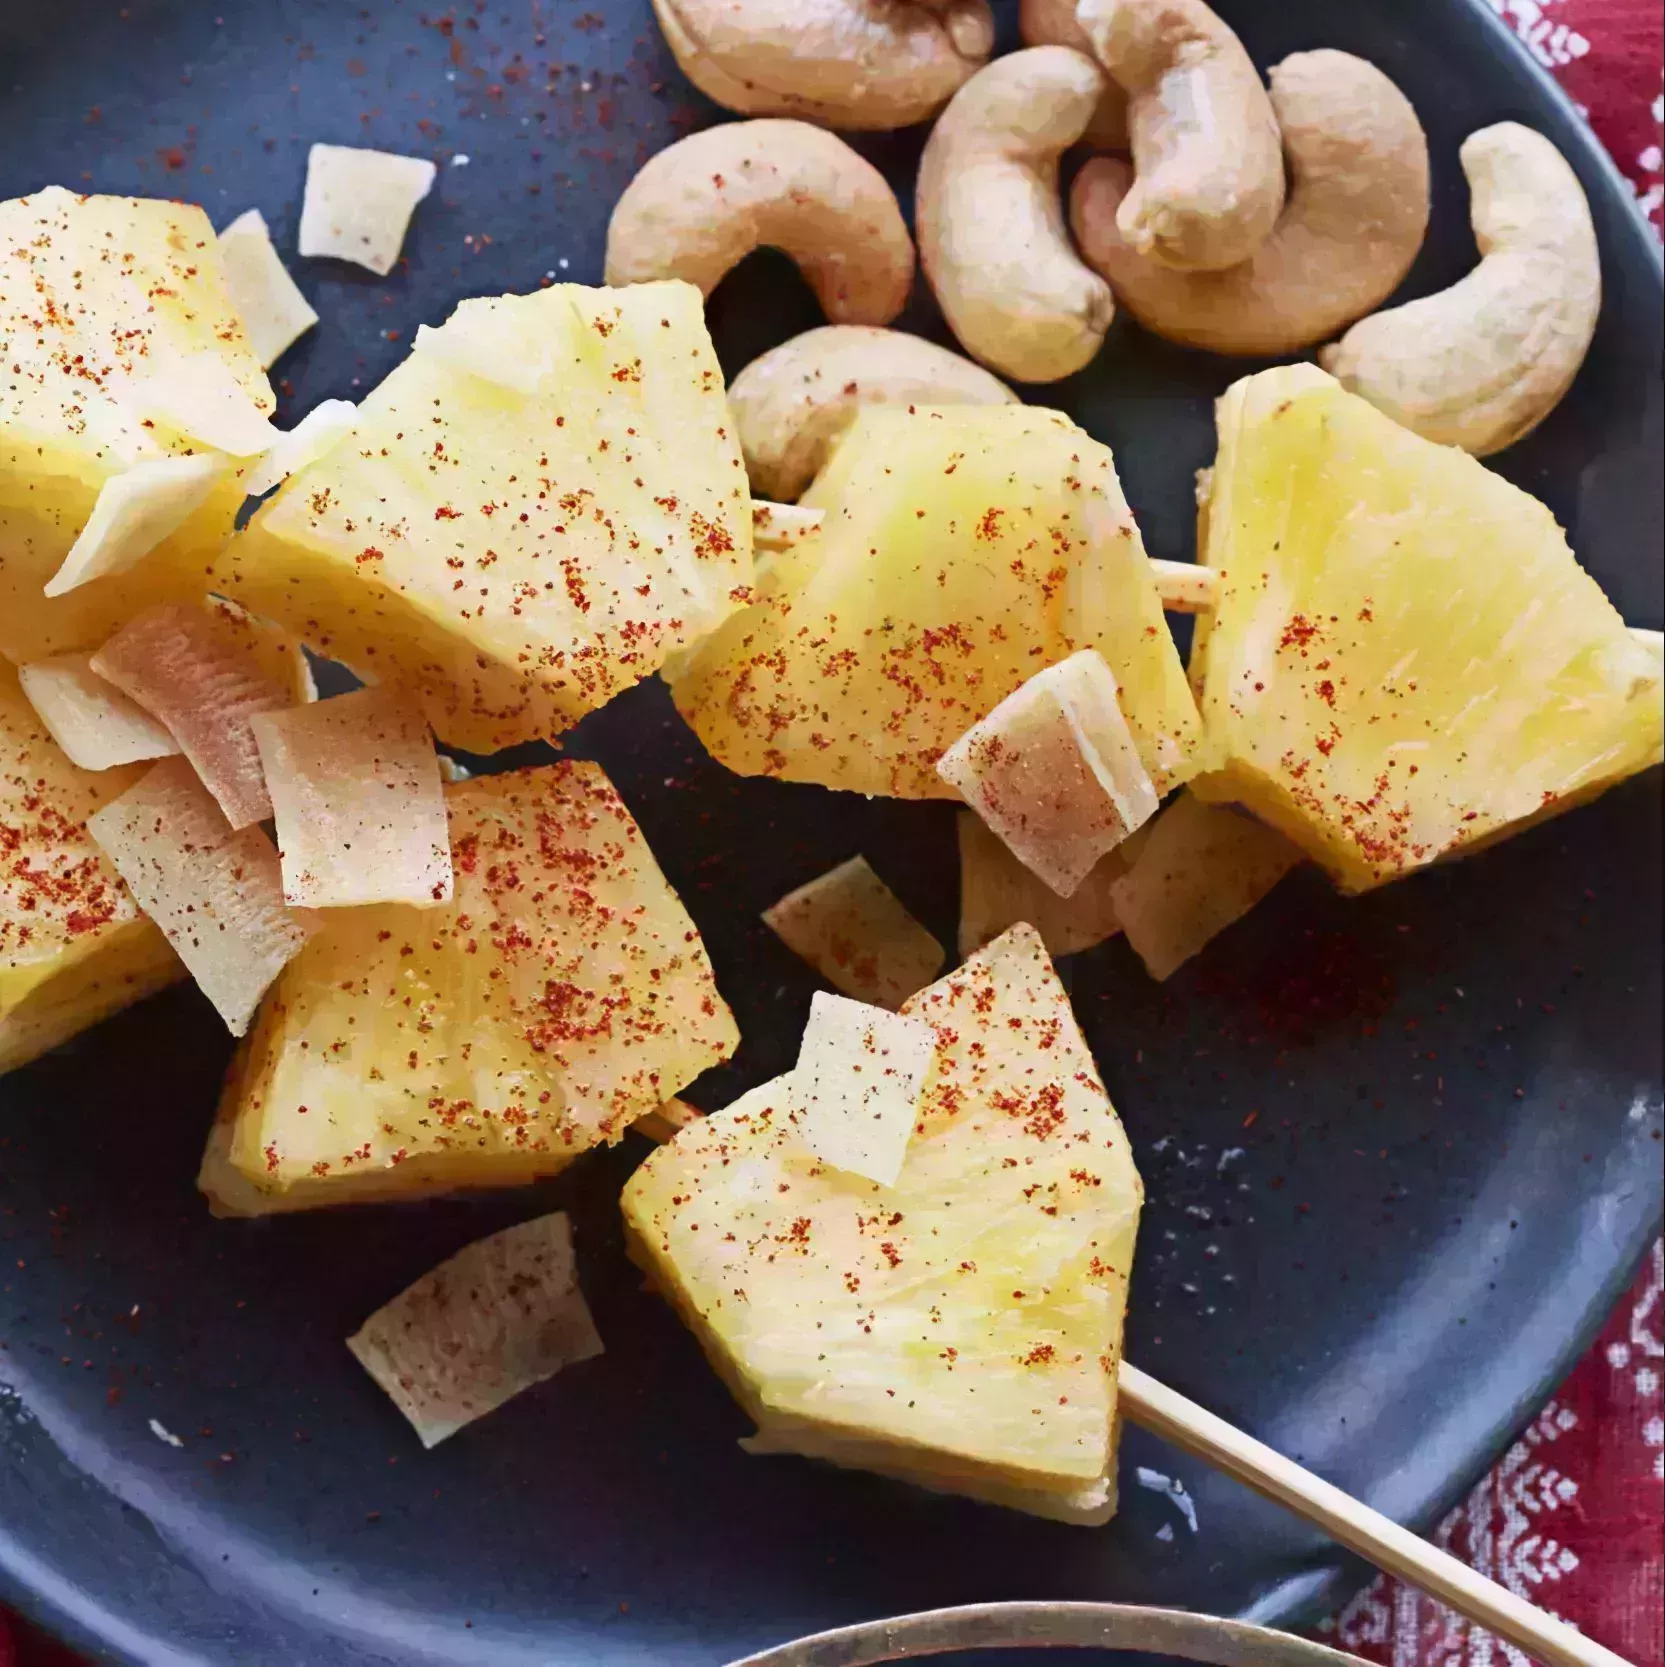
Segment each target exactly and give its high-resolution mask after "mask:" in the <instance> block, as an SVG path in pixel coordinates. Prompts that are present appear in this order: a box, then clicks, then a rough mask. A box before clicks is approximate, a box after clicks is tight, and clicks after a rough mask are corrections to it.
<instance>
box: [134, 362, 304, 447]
mask: <svg viewBox="0 0 1665 1667" xmlns="http://www.w3.org/2000/svg"><path fill="white" fill-rule="evenodd" d="M262 383H264V378H262ZM122 403H123V404H124V405H125V406H126V407H127V409H128V410H129V411H131V412H132V413H133V415H134V416H135V417H137V418H139V419H140V420H141V421H144V422H152V423H156V424H159V425H161V426H163V427H166V428H170V429H172V430H173V431H174V432H175V433H176V434H178V435H180V436H181V437H182V438H184V439H186V440H189V441H191V442H192V443H193V444H196V445H199V446H209V447H212V448H213V450H215V451H221V452H224V453H225V454H226V456H228V457H259V456H260V455H262V453H264V452H267V451H270V450H271V448H272V444H273V442H274V441H275V440H276V439H277V438H278V431H277V429H275V428H274V427H273V426H272V423H271V419H270V418H269V417H268V416H267V415H266V413H265V412H264V411H262V410H261V409H260V407H259V406H258V405H256V404H255V402H254V400H253V399H252V398H251V397H250V396H249V392H248V390H247V389H246V388H245V387H244V386H243V384H242V383H241V382H240V381H238V379H237V376H236V374H235V373H234V372H233V371H232V369H231V367H230V366H229V365H228V364H227V363H226V362H225V360H224V359H222V358H221V357H220V356H219V354H217V353H192V354H189V355H187V356H186V357H183V358H179V359H175V360H172V361H170V362H169V363H168V365H167V366H166V367H165V368H162V369H158V370H155V371H153V372H152V373H151V374H150V375H148V376H143V377H137V378H135V379H134V381H133V382H132V384H131V385H130V386H129V387H128V389H127V391H126V392H125V393H124V394H123V396H122Z"/></svg>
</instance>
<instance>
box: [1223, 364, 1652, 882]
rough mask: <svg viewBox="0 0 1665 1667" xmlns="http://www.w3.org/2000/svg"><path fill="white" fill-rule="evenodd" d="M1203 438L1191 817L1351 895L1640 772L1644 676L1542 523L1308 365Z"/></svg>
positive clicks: (1237, 393) (1613, 617)
mask: <svg viewBox="0 0 1665 1667" xmlns="http://www.w3.org/2000/svg"><path fill="white" fill-rule="evenodd" d="M1219 430H1220V454H1219V458H1218V461H1217V462H1216V464H1215V466H1214V479H1213V489H1212V497H1211V500H1210V501H1209V503H1208V504H1207V505H1206V506H1205V512H1204V515H1203V531H1202V539H1201V543H1202V549H1203V556H1204V560H1205V561H1206V563H1207V564H1208V566H1209V567H1211V568H1213V569H1214V570H1215V571H1216V572H1217V573H1218V575H1219V581H1220V583H1219V594H1218V599H1217V602H1216V604H1215V607H1214V610H1213V612H1212V613H1211V614H1207V615H1204V616H1202V618H1201V620H1200V621H1199V625H1198V631H1197V640H1196V648H1195V650H1194V651H1193V653H1192V657H1191V675H1192V679H1193V681H1194V683H1195V685H1196V687H1197V689H1198V691H1199V701H1200V704H1201V707H1202V711H1203V715H1204V717H1205V719H1206V720H1207V723H1208V726H1209V732H1210V735H1211V736H1212V737H1213V738H1214V739H1215V740H1216V742H1217V743H1218V744H1219V745H1220V747H1221V748H1222V750H1223V751H1224V753H1225V756H1226V764H1225V768H1224V769H1223V770H1222V771H1220V772H1219V773H1217V774H1215V775H1212V776H1210V777H1208V778H1207V779H1206V780H1203V781H1199V782H1198V783H1197V786H1196V791H1197V793H1198V795H1199V797H1209V798H1223V799H1236V800H1240V801H1241V802H1242V803H1243V804H1245V805H1247V806H1248V807H1249V808H1250V809H1252V810H1253V811H1254V812H1255V814H1256V815H1258V816H1260V817H1261V818H1262V819H1263V820H1265V821H1267V822H1270V823H1271V824H1272V825H1273V826H1275V827H1277V828H1278V829H1280V830H1281V831H1282V832H1283V833H1285V834H1287V835H1288V836H1289V838H1291V839H1292V840H1294V841H1295V842H1296V843H1297V844H1299V845H1300V846H1302V847H1303V849H1305V850H1306V852H1307V853H1308V854H1309V855H1310V856H1311V857H1312V858H1313V859H1314V860H1315V861H1317V862H1319V863H1321V864H1322V865H1323V866H1324V867H1325V868H1326V869H1328V870H1329V872H1330V874H1331V875H1332V876H1333V877H1334V879H1335V880H1336V882H1337V883H1338V884H1339V885H1340V886H1342V887H1343V889H1345V890H1347V891H1365V890H1368V889H1369V888H1370V887H1372V886H1376V885H1380V884H1381V883H1382V882H1384V881H1386V880H1392V879H1395V878H1397V877H1398V876H1399V875H1401V874H1405V873H1408V872H1410V871H1411V870H1413V869H1416V868H1419V867H1421V866H1423V865H1424V864H1426V863H1430V862H1434V861H1436V860H1438V859H1440V858H1442V857H1447V856H1454V855H1457V854H1460V853H1462V852H1464V851H1467V850H1471V849H1473V848H1474V847H1475V846H1476V845H1478V844H1479V843H1481V842H1483V841H1486V840H1489V839H1493V838H1496V837H1499V836H1501V835H1502V834H1504V833H1506V832H1514V831H1518V830H1519V829H1520V828H1521V827H1523V826H1525V825H1527V824H1529V823H1531V822H1534V821H1537V820H1539V819H1541V818H1542V817H1544V816H1547V815H1552V814H1554V813H1555V812H1557V811H1560V810H1565V809H1567V808H1569V807H1570V806H1572V805H1574V804H1578V803H1581V802H1583V801H1584V800H1586V799H1589V798H1593V797H1594V796H1595V795H1596V794H1598V793H1600V792H1602V791H1603V790H1604V789H1605V788H1607V787H1609V786H1611V785H1612V784H1613V783H1614V782H1616V781H1619V780H1621V779H1623V778H1624V777H1625V776H1628V775H1633V774H1635V773H1636V772H1637V771H1638V770H1642V769H1645V768H1647V767H1648V766H1649V765H1650V764H1653V763H1656V762H1658V760H1659V758H1660V756H1661V751H1662V730H1665V717H1662V713H1665V708H1662V704H1661V692H1660V691H1661V684H1660V666H1659V661H1658V659H1657V658H1656V657H1655V656H1654V655H1653V654H1651V653H1650V651H1649V649H1648V648H1647V646H1646V645H1645V644H1644V643H1642V642H1639V641H1638V640H1637V639H1636V638H1635V637H1633V636H1632V635H1631V633H1630V632H1629V631H1627V630H1626V628H1625V623H1624V621H1623V620H1622V619H1621V618H1620V617H1619V614H1618V612H1617V610H1616V609H1615V608H1614V607H1613V604H1612V603H1611V602H1609V601H1608V600H1607V598H1606V597H1605V596H1604V595H1603V594H1602V592H1601V588H1600V586H1598V585H1597V584H1596V582H1595V580H1594V579H1592V578H1591V577H1590V576H1589V574H1587V573H1586V572H1584V570H1583V569H1582V568H1581V567H1580V566H1579V565H1578V563H1577V561H1575V560H1574V558H1573V554H1572V551H1571V550H1569V549H1568V548H1567V541H1566V539H1565V537H1564V536H1563V535H1562V532H1561V529H1560V528H1559V527H1557V526H1556V524H1555V522H1554V520H1553V518H1552V517H1551V516H1550V513H1549V511H1548V510H1547V509H1545V508H1544V506H1543V505H1542V504H1540V503H1538V502H1537V501H1536V500H1535V499H1533V498H1531V497H1529V496H1527V494H1526V493H1524V492H1522V491H1521V490H1520V489H1519V488H1518V487H1516V486H1512V485H1510V484H1509V482H1507V481H1505V480H1504V479H1502V478H1501V477H1500V476H1498V475H1494V474H1492V473H1491V471H1490V470H1488V469H1487V468H1485V467H1484V466H1483V465H1482V464H1480V463H1478V462H1476V461H1475V460H1474V459H1473V458H1472V457H1470V456H1468V455H1467V453H1465V452H1461V451H1457V450H1455V449H1453V448H1450V447H1446V446H1438V445H1435V444H1433V443H1432V442H1430V441H1428V440H1424V439H1421V438H1420V437H1419V436H1417V435H1415V434H1412V433H1411V432H1410V431H1409V430H1408V429H1403V428H1400V427H1399V425H1398V424H1397V423H1395V422H1394V421H1393V420H1392V419H1391V418H1389V417H1386V416H1384V415H1383V414H1382V413H1381V412H1379V411H1377V410H1376V409H1375V408H1374V407H1373V406H1371V405H1370V404H1368V403H1367V402H1366V401H1364V400H1363V399H1360V398H1358V397H1357V396H1356V395H1353V394H1349V393H1347V392H1346V391H1345V390H1344V389H1343V388H1342V387H1341V385H1340V384H1339V383H1338V382H1336V381H1335V380H1333V379H1332V378H1331V377H1329V376H1326V375H1325V374H1324V372H1322V371H1321V370H1318V369H1317V368H1316V367H1315V366H1312V365H1288V366H1284V367H1283V368H1281V369H1278V370H1270V371H1265V372H1262V373H1261V374H1260V375H1258V376H1251V377H1246V378H1244V379H1243V380H1242V381H1240V382H1238V383H1235V384H1234V385H1233V386H1232V387H1231V388H1230V389H1228V390H1227V392H1226V395H1225V397H1224V398H1223V399H1222V400H1221V401H1220V406H1219Z"/></svg>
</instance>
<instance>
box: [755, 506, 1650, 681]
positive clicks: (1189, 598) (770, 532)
mask: <svg viewBox="0 0 1665 1667" xmlns="http://www.w3.org/2000/svg"><path fill="white" fill-rule="evenodd" d="M825 515H826V511H825V510H820V509H800V508H799V507H798V505H797V504H772V503H767V502H762V501H759V502H754V503H753V505H752V538H753V541H754V542H755V543H756V545H757V547H758V548H759V549H760V550H789V549H791V548H792V546H793V545H794V544H802V543H803V541H804V540H805V539H806V538H808V537H809V535H810V534H811V533H812V532H814V531H815V530H816V529H817V528H818V527H819V526H820V525H821V522H822V520H823V519H824V518H825ZM1150 565H1151V571H1152V572H1153V573H1154V574H1155V575H1156V590H1157V594H1158V595H1159V596H1160V597H1161V598H1162V606H1163V607H1164V608H1166V609H1167V610H1168V612H1169V613H1175V614H1200V613H1206V612H1207V610H1208V609H1210V608H1212V607H1213V606H1214V604H1215V602H1216V601H1218V600H1219V595H1220V575H1219V574H1218V573H1216V572H1215V571H1214V569H1213V568H1212V567H1203V566H1200V565H1199V564H1198V563H1196V562H1194V561H1157V560H1156V559H1155V558H1154V557H1152V559H1151V564H1150ZM1630 634H1631V635H1632V636H1633V637H1634V638H1635V639H1636V640H1637V641H1638V642H1639V643H1642V644H1644V645H1645V646H1646V647H1649V648H1652V649H1653V650H1654V652H1655V653H1659V652H1661V651H1665V634H1662V633H1660V632H1658V631H1650V630H1648V629H1647V627H1646V626H1641V625H1633V626H1632V627H1631V628H1630Z"/></svg>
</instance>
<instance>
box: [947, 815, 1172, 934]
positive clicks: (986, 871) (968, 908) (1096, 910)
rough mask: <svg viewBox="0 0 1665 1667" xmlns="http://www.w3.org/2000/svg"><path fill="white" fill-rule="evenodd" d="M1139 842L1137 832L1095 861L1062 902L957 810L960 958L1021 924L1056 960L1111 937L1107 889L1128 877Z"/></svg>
mask: <svg viewBox="0 0 1665 1667" xmlns="http://www.w3.org/2000/svg"><path fill="white" fill-rule="evenodd" d="M1150 825H1151V824H1150V823H1148V822H1147V823H1146V824H1145V826H1146V827H1147V828H1148V827H1149V826H1150ZM1142 832H1143V830H1141V833H1142ZM1139 837H1140V836H1139V835H1138V834H1135V835H1134V836H1133V839H1130V840H1127V841H1124V842H1123V844H1121V845H1120V846H1118V847H1117V848H1116V849H1115V850H1114V851H1110V852H1108V853H1107V854H1106V855H1104V856H1102V857H1100V858H1099V860H1098V861H1097V862H1096V863H1095V864H1094V865H1093V867H1092V868H1091V869H1090V870H1089V871H1088V874H1087V878H1086V879H1085V880H1083V881H1082V882H1081V884H1080V885H1079V886H1077V887H1076V888H1075V891H1074V892H1073V894H1072V895H1070V896H1069V897H1060V896H1059V895H1058V893H1057V892H1055V891H1054V890H1053V889H1052V887H1051V886H1049V885H1046V884H1044V883H1043V882H1042V881H1041V880H1040V879H1038V878H1037V877H1036V876H1035V875H1034V874H1033V873H1032V872H1031V871H1030V870H1029V869H1027V868H1025V867H1024V866H1023V864H1022V863H1021V862H1019V861H1018V860H1017V858H1016V857H1014V856H1013V855H1012V853H1011V851H1010V849H1008V847H1007V846H1006V844H1005V842H1004V841H1003V840H1001V839H1000V838H999V837H998V835H996V834H994V833H991V832H990V831H989V829H988V828H987V827H985V826H984V824H983V822H982V820H981V818H979V817H978V816H977V814H976V812H974V811H970V810H962V811H961V812H960V816H959V843H960V931H959V943H958V947H959V952H960V959H961V960H962V961H963V960H965V959H966V958H967V957H968V956H970V955H975V954H976V953H977V951H978V950H979V949H981V948H982V947H983V946H984V945H985V944H990V943H993V942H994V940H995V939H996V938H998V937H999V936H1000V935H1001V934H1002V933H1003V932H1005V931H1007V930H1009V929H1010V928H1011V927H1013V926H1016V925H1018V924H1019V922H1023V923H1026V924H1027V925H1030V926H1033V927H1034V928H1035V930H1036V931H1037V932H1039V933H1040V935H1041V942H1042V943H1044V944H1045V945H1046V949H1047V953H1048V954H1049V955H1054V956H1056V955H1075V954H1078V953H1079V952H1080V951H1082V950H1085V949H1091V948H1093V947H1094V946H1095V945H1096V944H1101V943H1103V942H1104V941H1105V939H1106V938H1112V937H1114V936H1115V935H1116V933H1118V932H1119V931H1121V929H1122V927H1121V921H1120V920H1119V919H1118V918H1117V916H1116V905H1115V900H1114V899H1113V898H1112V897H1111V895H1110V887H1111V886H1112V885H1113V884H1114V883H1115V882H1116V881H1117V880H1119V879H1120V878H1121V877H1122V875H1124V874H1125V873H1126V872H1127V870H1128V862H1129V855H1130V854H1129V851H1128V846H1130V845H1132V844H1133V842H1134V840H1136V839H1138V838H1139Z"/></svg>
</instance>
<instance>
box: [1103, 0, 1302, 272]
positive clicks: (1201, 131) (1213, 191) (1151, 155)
mask: <svg viewBox="0 0 1665 1667" xmlns="http://www.w3.org/2000/svg"><path fill="white" fill-rule="evenodd" d="M1076 18H1077V21H1078V22H1079V23H1080V25H1081V27H1082V29H1083V30H1084V31H1085V32H1086V34H1087V38H1088V39H1089V40H1090V41H1091V42H1092V48H1093V53H1094V55H1095V56H1096V57H1097V59H1098V61H1099V62H1100V63H1101V64H1103V65H1104V67H1105V68H1106V69H1107V70H1109V72H1110V74H1111V76H1112V77H1113V78H1114V79H1115V80H1116V81H1117V82H1118V83H1119V84H1120V85H1121V87H1122V88H1123V90H1124V91H1125V92H1126V93H1127V95H1128V127H1129V131H1130V136H1131V140H1132V149H1133V168H1134V175H1135V178H1134V183H1133V188H1132V190H1130V191H1129V192H1128V194H1127V196H1126V197H1125V199H1124V200H1123V202H1122V205H1121V207H1120V208H1119V209H1118V210H1117V214H1116V218H1117V222H1118V224H1119V225H1120V226H1121V230H1122V236H1123V237H1124V238H1125V239H1126V240H1127V242H1128V243H1129V244H1130V245H1131V246H1132V247H1133V248H1134V249H1136V250H1138V251H1139V253H1140V254H1143V255H1149V256H1150V257H1151V258H1152V259H1153V260H1159V261H1161V262H1162V263H1163V264H1164V265H1166V266H1177V267H1181V268H1187V269H1200V270H1203V271H1212V270H1215V269H1217V268H1220V267H1225V266H1236V265H1237V264H1238V262H1239V261H1245V260H1247V259H1248V258H1249V256H1250V255H1252V254H1253V253H1254V252H1255V250H1256V248H1257V247H1258V246H1259V245H1260V244H1261V243H1262V242H1263V241H1264V240H1265V239H1266V238H1267V237H1268V236H1269V235H1270V233H1271V230H1272V228H1273V226H1274V225H1276V224H1277V219H1278V215H1279V214H1280V213H1281V212H1282V210H1283V196H1284V177H1283V149H1282V145H1281V144H1280V142H1279V138H1278V124H1277V120H1276V118H1275V117H1274V116H1273V114H1272V105H1271V101H1270V100H1269V99H1268V98H1267V96H1266V89H1265V88H1264V87H1263V86H1262V85H1261V82H1260V76H1259V75H1258V74H1257V73H1256V71H1255V66H1254V64H1253V63H1252V62H1251V61H1250V59H1249V55H1248V53H1247V52H1245V51H1244V50H1243V43H1242V42H1241V41H1240V40H1239V39H1238V38H1237V36H1236V35H1235V34H1233V33H1232V31H1231V30H1230V29H1229V28H1227V26H1226V25H1225V24H1224V23H1223V22H1222V21H1221V20H1220V19H1219V18H1218V17H1216V16H1215V15H1214V13H1213V12H1212V11H1210V10H1209V9H1208V7H1207V6H1205V5H1204V4H1203V3H1202V0H1080V4H1079V5H1078V6H1077V8H1076Z"/></svg>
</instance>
